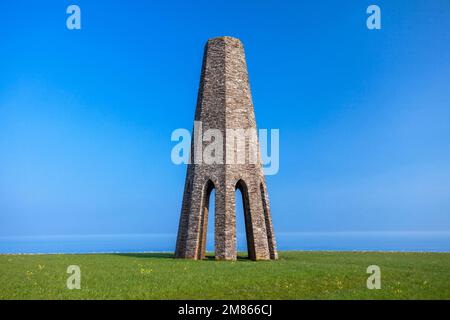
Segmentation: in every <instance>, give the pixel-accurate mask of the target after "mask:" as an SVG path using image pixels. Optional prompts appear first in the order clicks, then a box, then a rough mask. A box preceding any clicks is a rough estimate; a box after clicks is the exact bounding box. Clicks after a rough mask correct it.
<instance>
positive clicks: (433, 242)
mask: <svg viewBox="0 0 450 320" xmlns="http://www.w3.org/2000/svg"><path fill="white" fill-rule="evenodd" d="M276 236H277V242H278V249H279V250H331V251H334V250H336V251H340V250H350V251H353V250H354V251H431V252H450V232H295V233H283V232H281V233H277V234H276ZM208 239H209V240H208V241H207V249H208V251H212V250H213V247H214V244H213V239H214V237H213V235H212V234H211V235H208ZM237 240H238V250H239V251H245V247H246V242H245V241H246V240H245V235H244V234H239V235H238V239H237ZM175 241H176V234H116V235H61V236H56V235H54V236H21V237H0V253H95V252H156V251H160V252H168V251H169V252H170V251H174V248H175Z"/></svg>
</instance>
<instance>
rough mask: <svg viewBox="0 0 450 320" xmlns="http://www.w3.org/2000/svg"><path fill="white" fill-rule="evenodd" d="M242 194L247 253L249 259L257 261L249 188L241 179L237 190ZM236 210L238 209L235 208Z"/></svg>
mask: <svg viewBox="0 0 450 320" xmlns="http://www.w3.org/2000/svg"><path fill="white" fill-rule="evenodd" d="M238 189H239V191H240V192H241V195H242V204H243V206H244V220H245V234H246V237H247V251H248V258H249V259H251V260H255V259H256V253H255V241H254V235H253V223H252V216H251V212H250V199H249V194H248V187H247V184H246V183H245V182H244V180H242V179H239V180H238V182H237V183H236V185H235V190H238ZM235 210H236V208H235Z"/></svg>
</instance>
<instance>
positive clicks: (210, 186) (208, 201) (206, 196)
mask: <svg viewBox="0 0 450 320" xmlns="http://www.w3.org/2000/svg"><path fill="white" fill-rule="evenodd" d="M214 190H215V187H214V183H213V182H212V181H211V180H208V182H207V183H206V185H205V188H204V190H203V196H202V212H201V217H200V230H201V231H200V239H199V244H198V251H197V255H198V259H205V257H206V249H207V248H208V251H212V252H213V258H214V215H215V191H214ZM211 209H212V210H211ZM208 230H210V234H209V235H208ZM208 239H209V240H208Z"/></svg>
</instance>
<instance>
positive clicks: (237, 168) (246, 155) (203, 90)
mask: <svg viewBox="0 0 450 320" xmlns="http://www.w3.org/2000/svg"><path fill="white" fill-rule="evenodd" d="M213 189H215V232H214V233H215V238H214V240H215V258H216V259H219V260H235V259H236V208H235V196H236V190H237V189H239V190H240V191H241V194H242V197H243V201H242V203H243V204H244V215H245V227H246V234H247V246H248V254H249V258H250V259H253V260H268V259H277V251H276V244H275V237H274V232H273V227H272V220H271V215H270V207H269V199H268V195H267V188H266V183H265V180H264V175H263V171H262V163H261V157H260V154H259V145H258V139H257V137H256V121H255V114H254V110H253V103H252V97H251V93H250V85H249V80H248V73H247V65H246V61H245V54H244V47H243V45H242V43H241V41H240V40H239V39H236V38H232V37H219V38H213V39H210V40H208V42H207V44H206V46H205V52H204V57H203V66H202V72H201V79H200V88H199V92H198V100H197V107H196V111H195V124H194V135H193V138H192V144H191V163H190V164H189V165H188V168H187V174H186V183H185V189H184V196H183V204H182V210H181V217H180V224H179V230H178V238H177V245H176V252H175V256H176V257H178V258H190V259H202V258H203V257H204V256H205V248H206V234H207V230H206V229H207V226H208V211H209V198H210V194H211V191H212V190H213Z"/></svg>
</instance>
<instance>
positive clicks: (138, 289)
mask: <svg viewBox="0 0 450 320" xmlns="http://www.w3.org/2000/svg"><path fill="white" fill-rule="evenodd" d="M69 265H78V266H79V267H80V268H81V289H80V290H69V289H67V287H66V281H67V278H68V277H69V276H70V275H69V274H67V273H66V270H67V267H68V266H69ZM369 265H378V266H379V267H380V268H381V289H380V290H369V289H367V287H366V280H367V277H368V276H369V275H368V274H367V273H366V269H367V267H368V266H369ZM0 299H450V253H399V252H395V253H394V252H393V253H390V252H380V253H378V252H300V251H284V252H280V259H279V260H278V261H260V262H253V261H249V260H246V259H243V258H240V259H238V261H236V262H224V261H214V260H213V259H212V257H209V259H207V260H204V261H187V260H178V259H173V258H172V254H168V253H167V254H165V253H142V254H139V253H130V254H77V255H71V254H56V255H0Z"/></svg>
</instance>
